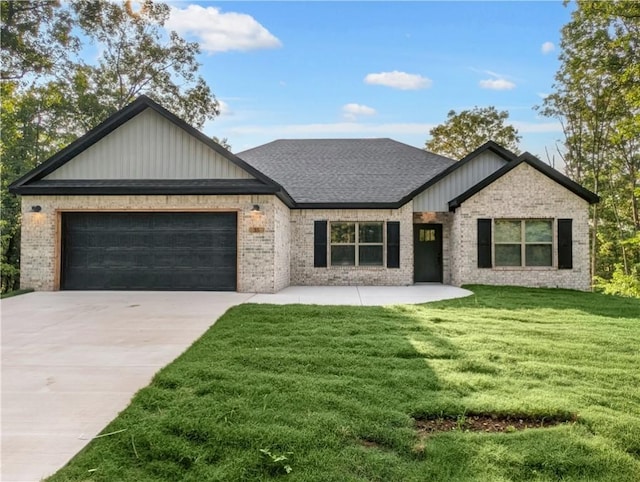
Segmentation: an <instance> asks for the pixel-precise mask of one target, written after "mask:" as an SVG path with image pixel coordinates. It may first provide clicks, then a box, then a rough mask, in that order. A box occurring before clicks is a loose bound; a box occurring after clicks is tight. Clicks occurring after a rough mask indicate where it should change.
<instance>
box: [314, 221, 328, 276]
mask: <svg viewBox="0 0 640 482" xmlns="http://www.w3.org/2000/svg"><path fill="white" fill-rule="evenodd" d="M313 266H314V267H315V268H326V267H327V222H326V221H316V222H315V223H314V225H313Z"/></svg>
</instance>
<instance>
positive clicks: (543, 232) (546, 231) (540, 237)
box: [524, 219, 553, 243]
mask: <svg viewBox="0 0 640 482" xmlns="http://www.w3.org/2000/svg"><path fill="white" fill-rule="evenodd" d="M524 230H525V241H526V242H527V243H550V242H551V239H552V237H553V236H552V229H551V220H549V219H546V220H543V221H525V223H524Z"/></svg>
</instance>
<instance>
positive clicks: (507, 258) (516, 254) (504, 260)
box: [496, 244, 522, 266]
mask: <svg viewBox="0 0 640 482" xmlns="http://www.w3.org/2000/svg"><path fill="white" fill-rule="evenodd" d="M520 257H521V252H520V245H519V244H496V266H522V261H521V259H520Z"/></svg>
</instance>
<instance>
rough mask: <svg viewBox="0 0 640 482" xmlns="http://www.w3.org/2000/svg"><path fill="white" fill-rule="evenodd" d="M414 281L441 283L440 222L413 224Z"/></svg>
mask: <svg viewBox="0 0 640 482" xmlns="http://www.w3.org/2000/svg"><path fill="white" fill-rule="evenodd" d="M413 252H414V254H413V263H414V267H413V278H414V281H415V282H427V281H432V282H438V283H442V224H414V225H413Z"/></svg>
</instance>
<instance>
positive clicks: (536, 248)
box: [525, 244, 551, 266]
mask: <svg viewBox="0 0 640 482" xmlns="http://www.w3.org/2000/svg"><path fill="white" fill-rule="evenodd" d="M525 256H526V262H527V266H551V245H550V244H527V245H526V247H525Z"/></svg>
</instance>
